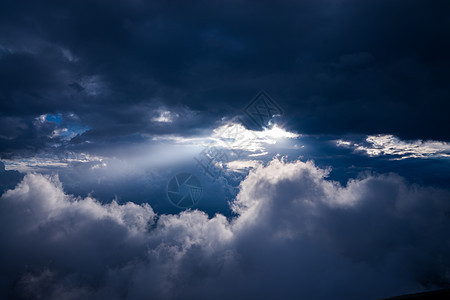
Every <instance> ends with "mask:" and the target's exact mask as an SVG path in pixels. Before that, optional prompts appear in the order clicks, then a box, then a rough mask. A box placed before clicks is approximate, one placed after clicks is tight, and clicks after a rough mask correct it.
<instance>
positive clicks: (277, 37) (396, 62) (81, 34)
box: [0, 1, 450, 140]
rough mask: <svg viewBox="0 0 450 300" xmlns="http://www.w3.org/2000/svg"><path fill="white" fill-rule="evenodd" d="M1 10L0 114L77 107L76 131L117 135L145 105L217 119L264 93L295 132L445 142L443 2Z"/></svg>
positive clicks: (30, 5) (135, 127)
mask: <svg viewBox="0 0 450 300" xmlns="http://www.w3.org/2000/svg"><path fill="white" fill-rule="evenodd" d="M1 6H2V9H1V11H2V12H1V21H0V22H1V23H0V26H1V29H0V30H1V31H0V45H1V59H0V65H1V67H0V77H1V78H2V80H1V83H0V84H1V98H2V101H1V103H2V104H1V108H2V112H3V114H8V115H14V116H15V117H21V118H27V117H29V116H30V115H38V114H42V113H49V112H50V113H52V112H53V113H54V112H76V113H77V114H78V115H80V117H81V118H82V120H83V122H85V123H86V125H88V126H90V127H91V128H92V133H86V135H88V136H89V135H90V134H95V135H96V136H109V135H110V134H112V133H114V134H120V135H129V134H133V133H140V132H142V131H144V132H145V131H147V130H149V129H147V126H146V124H147V122H148V118H146V117H145V115H142V113H143V112H145V110H146V108H147V109H148V107H149V105H150V104H151V103H155V102H157V101H158V100H159V101H162V102H163V103H165V104H166V105H168V106H172V105H174V106H177V105H180V104H182V105H186V106H189V107H190V108H191V109H192V110H194V111H200V113H202V114H204V115H207V116H210V117H209V118H220V117H221V116H222V115H224V114H225V115H226V114H235V112H236V110H239V109H240V108H241V107H242V104H241V103H242V102H248V101H249V99H251V97H253V96H254V94H256V92H257V91H258V90H260V89H261V88H264V89H266V90H267V91H268V92H269V93H270V94H272V95H273V96H274V97H275V98H276V99H279V101H280V102H282V104H283V105H284V106H285V108H286V109H289V110H290V111H291V117H292V118H294V120H292V123H293V125H294V126H296V127H298V128H300V129H301V130H302V131H303V132H306V133H348V132H355V133H393V134H396V135H400V136H401V137H407V138H425V139H427V138H433V139H440V140H448V138H449V137H448V132H447V130H446V127H447V126H446V121H445V120H446V112H447V111H448V101H447V99H448V97H449V91H448V85H447V81H448V78H449V73H448V70H449V61H448V55H447V53H448V52H449V48H450V47H449V46H450V45H449V42H448V39H447V38H446V37H447V36H448V35H449V28H450V26H449V25H450V24H448V18H447V14H446V12H447V11H448V6H447V4H446V3H445V2H434V1H433V2H426V3H425V2H422V1H400V2H395V3H392V2H391V1H371V2H367V1H365V2H361V1H318V2H313V1H296V2H294V1H282V2H277V3H274V2H270V1H259V2H252V1H234V2H230V3H226V2H220V1H212V2H201V1H198V2H194V3H189V4H188V3H185V2H183V1H178V2H170V4H169V3H165V2H161V1H160V2H158V1H151V2H140V1H135V2H130V3H129V2H124V1H114V2H112V3H106V2H100V1H92V2H89V3H88V4H87V3H86V4H80V3H78V2H73V1H69V2H67V1H65V2H57V1H44V2H32V1H30V2H27V5H25V4H23V3H21V4H19V3H17V2H15V1H2V5H1ZM74 87H78V88H74ZM175 109H176V108H175ZM325 115H326V116H327V118H326V119H325V120H324V116H325ZM191 126H194V127H197V128H198V127H202V126H204V123H201V124H192V125H191ZM189 128H190V127H189V126H188V127H187V128H186V129H189Z"/></svg>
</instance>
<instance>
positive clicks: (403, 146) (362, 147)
mask: <svg viewBox="0 0 450 300" xmlns="http://www.w3.org/2000/svg"><path fill="white" fill-rule="evenodd" d="M336 145H337V146H339V147H345V148H351V149H354V150H355V151H357V152H364V153H366V154H367V155H369V156H371V157H375V156H383V155H387V156H395V158H393V159H395V160H401V159H406V158H432V157H434V158H448V157H450V144H449V143H446V142H439V141H422V140H414V141H403V140H400V139H399V138H398V137H396V136H394V135H390V134H385V135H381V134H380V135H369V136H367V138H366V139H365V141H364V142H362V143H355V142H351V141H345V140H337V141H336Z"/></svg>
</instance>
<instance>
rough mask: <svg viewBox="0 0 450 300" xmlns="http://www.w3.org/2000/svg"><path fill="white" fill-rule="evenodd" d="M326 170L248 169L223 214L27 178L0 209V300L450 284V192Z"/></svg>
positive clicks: (321, 295) (306, 293) (326, 294)
mask: <svg viewBox="0 0 450 300" xmlns="http://www.w3.org/2000/svg"><path fill="white" fill-rule="evenodd" d="M329 171H330V170H326V169H321V168H319V167H317V166H315V165H314V163H312V162H302V161H294V162H286V161H284V160H283V159H274V160H272V161H271V162H269V163H268V164H266V165H261V166H255V169H253V170H252V171H250V173H249V175H248V176H247V177H246V178H245V180H243V181H242V182H241V185H240V191H239V194H238V195H237V197H236V199H234V201H233V202H232V203H231V206H232V209H233V211H234V214H235V215H234V217H228V218H227V217H225V216H223V215H220V214H217V215H216V216H214V217H212V218H210V217H208V216H207V215H206V214H205V213H203V212H201V211H196V210H193V211H184V212H181V213H179V214H175V215H164V214H162V215H157V214H155V213H154V212H153V210H152V208H151V207H150V206H149V205H147V204H142V205H137V204H133V203H125V204H118V203H116V202H114V201H113V202H110V203H100V202H98V201H96V200H95V199H93V198H90V197H87V198H80V197H74V196H71V195H68V194H66V193H65V192H64V191H63V187H62V185H61V183H60V182H59V180H58V178H56V177H48V176H43V175H38V174H29V175H27V176H26V177H25V178H24V179H23V181H22V182H21V183H20V184H19V185H18V186H17V187H16V188H15V189H13V190H9V191H7V192H6V193H5V194H4V195H3V196H2V197H1V199H0V208H1V209H0V214H1V215H0V226H1V231H0V234H1V241H2V245H4V246H3V247H2V249H1V250H0V251H1V252H0V254H1V256H0V259H1V261H2V266H4V267H2V271H1V281H2V284H1V286H2V290H1V293H2V296H3V297H17V298H30V297H42V298H46V299H61V298H62V297H64V298H65V299H70V298H73V299H76V298H80V297H83V298H87V299H102V298H105V297H108V298H110V299H120V298H124V297H125V298H128V299H141V298H152V299H194V298H196V299H198V298H217V299H229V298H230V297H234V298H261V297H265V298H271V299H279V298H283V299H299V298H307V299H330V298H331V297H338V298H345V299H364V298H376V297H382V296H388V295H392V294H398V293H402V292H405V291H416V290H417V291H418V290H424V289H427V288H433V287H437V286H439V285H443V284H444V285H445V284H447V283H448V282H449V280H450V278H448V271H449V267H450V256H449V254H448V253H450V252H449V249H448V239H447V238H445V237H446V233H447V232H448V230H449V229H450V220H449V219H448V211H450V203H449V202H448V201H449V199H450V193H449V192H448V191H446V190H440V189H436V188H432V187H423V186H417V185H413V184H409V183H408V182H406V180H405V179H404V178H402V177H400V176H398V175H395V174H385V175H376V174H366V175H361V176H360V177H359V178H358V179H354V180H350V181H348V182H347V184H346V185H345V186H343V185H341V184H339V183H337V182H334V181H332V180H329V179H327V176H328V173H329ZM12 274H14V275H12Z"/></svg>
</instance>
